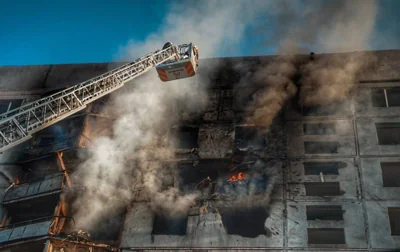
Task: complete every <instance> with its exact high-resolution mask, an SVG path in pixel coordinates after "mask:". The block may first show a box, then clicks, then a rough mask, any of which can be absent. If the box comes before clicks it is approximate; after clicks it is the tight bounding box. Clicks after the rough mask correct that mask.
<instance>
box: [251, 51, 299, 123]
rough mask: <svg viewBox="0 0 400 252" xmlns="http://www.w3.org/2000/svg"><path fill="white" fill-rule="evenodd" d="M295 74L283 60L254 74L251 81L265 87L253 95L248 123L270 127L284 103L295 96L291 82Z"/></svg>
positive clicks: (291, 66) (289, 63) (288, 63)
mask: <svg viewBox="0 0 400 252" xmlns="http://www.w3.org/2000/svg"><path fill="white" fill-rule="evenodd" d="M295 73H296V68H295V67H294V65H293V64H292V63H291V62H290V61H288V60H285V59H281V60H276V61H275V62H272V63H271V64H268V65H267V66H266V67H265V68H262V69H260V70H258V71H257V72H256V73H255V75H254V77H253V79H252V81H253V82H255V83H265V84H267V85H265V87H263V88H261V89H259V90H257V91H256V92H255V93H254V94H253V100H254V103H253V104H252V108H251V109H250V111H251V112H250V114H249V115H248V118H247V119H248V123H251V124H256V125H263V126H264V127H269V126H270V124H271V123H272V121H273V119H274V118H275V116H276V115H277V113H278V112H279V111H280V110H281V109H282V107H283V106H284V104H285V102H286V101H287V100H288V99H289V98H291V97H292V96H293V95H295V94H296V91H297V88H296V86H295V85H294V84H293V81H292V78H293V76H294V74H295Z"/></svg>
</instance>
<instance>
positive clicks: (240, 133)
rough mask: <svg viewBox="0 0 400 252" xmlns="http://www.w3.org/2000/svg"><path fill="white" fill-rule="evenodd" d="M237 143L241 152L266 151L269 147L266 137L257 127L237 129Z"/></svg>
mask: <svg viewBox="0 0 400 252" xmlns="http://www.w3.org/2000/svg"><path fill="white" fill-rule="evenodd" d="M235 143H236V148H238V149H240V150H247V149H265V148H266V147H267V139H266V137H265V136H264V135H263V134H261V131H260V129H258V128H256V127H236V128H235Z"/></svg>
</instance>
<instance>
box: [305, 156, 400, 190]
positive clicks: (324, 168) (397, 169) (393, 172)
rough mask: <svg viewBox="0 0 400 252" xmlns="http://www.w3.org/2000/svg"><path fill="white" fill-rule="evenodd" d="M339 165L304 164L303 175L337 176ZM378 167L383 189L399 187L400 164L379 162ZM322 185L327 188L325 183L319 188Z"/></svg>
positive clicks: (326, 163) (332, 163) (322, 163)
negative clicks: (379, 166) (380, 172)
mask: <svg viewBox="0 0 400 252" xmlns="http://www.w3.org/2000/svg"><path fill="white" fill-rule="evenodd" d="M341 164H342V163H341V162H304V163H303V166H304V175H306V176H308V175H320V174H323V175H339V168H340V166H341ZM380 165H381V170H382V180H383V187H400V162H381V163H380ZM324 185H325V186H328V185H326V183H321V186H324ZM337 186H338V185H337ZM306 188H307V187H306ZM321 192H322V191H321ZM310 196H311V195H310Z"/></svg>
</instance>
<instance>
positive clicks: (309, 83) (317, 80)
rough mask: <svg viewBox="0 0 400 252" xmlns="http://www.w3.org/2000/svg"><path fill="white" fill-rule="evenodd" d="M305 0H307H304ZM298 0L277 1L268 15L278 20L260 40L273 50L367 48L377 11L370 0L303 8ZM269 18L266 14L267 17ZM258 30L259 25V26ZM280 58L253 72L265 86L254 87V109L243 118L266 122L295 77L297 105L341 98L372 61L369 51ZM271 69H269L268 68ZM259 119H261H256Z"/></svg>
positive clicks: (287, 95) (286, 95) (291, 91)
mask: <svg viewBox="0 0 400 252" xmlns="http://www.w3.org/2000/svg"><path fill="white" fill-rule="evenodd" d="M309 3H310V2H309ZM303 4H304V2H301V1H295V2H293V1H279V3H278V4H276V5H275V6H274V7H273V8H272V9H270V12H269V13H270V15H271V16H272V17H273V18H274V20H276V21H277V22H276V23H274V25H273V26H272V27H271V30H272V31H271V32H270V33H269V34H270V35H273V36H271V37H269V38H268V39H265V44H266V45H267V46H271V45H273V44H278V47H277V53H278V54H280V55H283V54H286V55H293V54H298V53H309V52H310V51H309V49H312V50H314V51H315V52H317V53H330V52H334V53H338V52H352V51H365V50H368V49H370V41H371V40H370V39H371V36H372V34H373V29H374V25H375V22H376V15H377V3H376V1H374V0H366V1H364V0H355V1H345V0H343V1H313V2H312V4H308V5H307V6H304V5H303ZM270 19H271V17H270V18H269V20H270ZM258 31H259V32H262V31H260V28H259V29H258ZM293 58H294V56H293V57H285V60H284V62H282V57H278V60H277V61H275V62H273V63H270V64H268V65H267V66H266V67H265V68H263V69H260V70H258V72H257V74H260V72H261V75H264V76H265V77H264V85H265V88H263V89H261V90H259V91H257V98H256V105H258V106H257V108H256V110H255V112H254V113H252V114H250V115H249V117H248V121H253V122H255V123H261V124H263V125H269V124H270V123H271V122H272V119H273V118H274V116H275V115H276V114H277V113H278V112H279V111H280V110H281V108H282V106H283V104H284V103H285V101H286V100H288V99H289V98H291V97H292V96H293V95H295V93H296V88H295V86H294V85H293V83H292V81H293V79H294V77H295V76H300V78H299V80H297V81H298V83H296V84H300V90H299V102H300V104H301V105H306V106H307V105H316V104H329V103H332V102H336V101H340V100H343V99H345V98H346V97H347V96H348V95H349V93H350V91H351V90H352V88H353V86H354V83H355V81H356V78H357V75H358V74H359V73H360V72H361V71H362V70H363V69H364V67H366V66H368V64H370V63H372V62H373V61H374V56H373V55H372V54H371V53H350V54H339V55H327V56H324V55H317V56H315V60H307V61H306V62H304V61H301V60H298V61H297V62H295V61H294V60H293ZM271 68H272V69H273V71H271ZM260 119H262V120H260Z"/></svg>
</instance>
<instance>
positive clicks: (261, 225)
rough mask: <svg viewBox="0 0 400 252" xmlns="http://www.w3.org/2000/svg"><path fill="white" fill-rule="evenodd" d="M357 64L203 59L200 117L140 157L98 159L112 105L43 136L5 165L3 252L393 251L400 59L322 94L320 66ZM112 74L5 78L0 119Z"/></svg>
mask: <svg viewBox="0 0 400 252" xmlns="http://www.w3.org/2000/svg"><path fill="white" fill-rule="evenodd" d="M358 55H359V53H347V54H340V55H335V54H333V55H318V54H315V55H312V57H311V58H310V57H309V56H308V55H300V56H296V57H287V58H281V57H272V56H271V57H270V56H268V57H249V58H226V59H208V60H203V61H202V63H201V64H202V65H204V67H203V68H202V69H201V70H199V78H197V79H194V80H192V81H193V82H197V85H199V84H200V85H201V82H202V81H204V82H207V83H208V85H207V87H206V93H207V96H206V97H207V102H206V103H205V104H207V105H206V106H205V107H204V108H202V109H200V110H198V111H195V112H193V113H187V112H186V111H184V109H175V107H174V109H175V110H174V113H175V114H177V116H178V117H179V120H177V121H174V123H173V124H166V126H168V127H164V128H163V127H160V129H157V134H158V135H162V136H165V139H164V138H162V139H161V140H160V139H158V140H154V141H155V142H156V144H153V145H151V146H150V147H151V148H153V149H154V150H150V151H146V153H145V154H146V155H144V154H143V153H142V152H141V151H140V149H139V150H137V153H132V156H129V155H123V156H120V155H119V154H118V152H121V151H122V152H123V151H125V150H124V149H118V148H114V149H112V148H111V149H107V148H106V149H105V151H104V152H101V153H100V154H99V155H97V156H96V155H93V153H92V149H93V146H94V145H96V141H105V142H106V143H107V144H105V146H107V145H108V146H112V145H113V144H114V143H115V142H112V141H111V142H109V141H108V139H112V137H118V136H115V135H116V131H117V129H118V128H117V126H116V120H117V118H118V117H121V114H118V113H117V112H115V111H113V110H112V109H109V110H107V106H109V104H110V103H112V102H113V101H112V99H111V98H110V97H104V98H102V99H101V100H99V101H96V102H94V103H93V104H91V106H90V107H88V108H87V109H86V110H84V111H81V112H79V113H77V114H75V115H72V116H70V117H69V118H67V119H65V120H63V121H60V122H59V123H57V124H55V125H53V126H51V127H49V128H47V129H44V130H42V131H39V132H38V133H36V134H35V135H34V136H33V138H32V140H30V141H29V142H27V143H26V144H23V145H21V146H18V147H15V148H14V149H11V150H10V151H7V152H4V153H2V154H1V166H0V167H1V170H0V171H1V173H0V174H1V176H0V178H1V186H2V190H1V192H2V194H1V195H2V205H1V208H0V210H1V211H0V213H1V230H0V251H4V252H5V251H7V252H8V251H12V252H19V251H32V252H35V251H46V252H50V251H54V252H56V251H57V252H61V251H63V252H67V251H139V250H140V251H144V250H148V251H150V250H159V249H165V250H169V249H170V250H171V249H173V250H176V249H185V250H192V249H209V250H213V249H223V250H234V249H251V250H260V251H265V250H270V251H291V250H293V251H294V250H307V251H321V250H324V251H336V250H337V249H340V250H342V251H346V250H347V249H348V250H349V251H350V250H351V251H384V250H388V249H396V248H399V247H400V236H399V235H400V230H399V227H400V217H399V216H400V182H399V181H400V149H399V146H400V138H399V137H398V136H399V135H400V110H399V109H398V106H399V105H400V102H399V101H400V91H399V90H400V75H399V73H398V71H397V67H398V66H399V59H400V52H399V51H376V52H366V53H364V54H363V55H373V56H374V60H373V61H371V62H369V63H370V64H367V65H365V66H362V68H360V69H359V71H353V70H352V68H350V70H349V69H345V70H343V71H342V72H338V73H340V74H342V73H345V76H344V77H343V78H338V76H337V75H332V74H330V72H329V71H328V72H326V71H325V70H324V71H323V72H322V73H321V74H320V75H318V77H321V76H322V77H321V78H322V80H321V79H319V80H320V82H323V83H325V86H323V85H322V86H318V85H321V84H318V85H316V84H315V79H316V78H317V77H316V76H315V74H314V73H315V72H314V71H317V68H313V66H318V64H319V65H323V66H324V68H323V69H330V68H329V67H330V65H329V64H328V63H329V62H330V61H332V62H338V61H340V60H339V59H340V58H342V60H343V58H345V59H348V58H352V57H355V56H358ZM340 62H342V61H340ZM326 64H328V65H326ZM339 65H340V64H339ZM107 70H108V65H107V64H82V65H51V66H29V67H1V68H0V87H1V92H0V99H1V101H0V105H1V106H0V113H4V112H6V111H8V110H10V109H11V108H15V107H18V106H20V105H21V104H23V103H26V102H28V101H32V100H34V99H37V98H39V97H41V96H45V95H47V94H48V93H49V92H53V91H54V90H59V89H60V88H63V87H65V86H66V85H71V84H75V83H79V82H80V81H84V80H86V79H88V78H91V77H93V76H96V75H99V74H101V73H104V72H106V71H107ZM319 70H320V69H319ZM346 74H347V75H346ZM348 75H351V76H350V77H349V78H347V76H348ZM345 77H346V78H345ZM324 78H327V79H324ZM329 78H338V79H339V82H340V83H339V84H338V81H337V79H335V80H332V79H329ZM140 81H141V80H138V82H140ZM347 81H349V82H348V83H343V82H347ZM133 85H134V84H133ZM159 85H165V84H163V83H159ZM126 88H128V87H126ZM336 89H338V90H339V91H338V92H336V93H335V94H336V95H334V94H333V92H335V90H336ZM139 91H140V90H139ZM310 97H311V98H310ZM180 108H181V107H180ZM161 115H162V113H161ZM128 119H129V118H128ZM151 122H153V121H151ZM146 123H147V121H146ZM145 125H146V124H145ZM169 126H171V127H169ZM130 134H135V132H130ZM145 137H146V136H143V138H145ZM99 139H100V140H99ZM171 139H172V140H171ZM170 140H171V141H170ZM149 141H150V140H149ZM97 143H98V142H97ZM124 144H125V143H124ZM165 145H166V146H173V150H172V151H171V149H170V148H164V147H163V146H165ZM122 146H129V145H122ZM150 147H143V148H150ZM151 148H150V149H151ZM135 150H136V149H135ZM149 153H150V154H151V155H149ZM120 157H123V159H124V160H119V159H120ZM107 160H112V162H114V164H113V165H111V166H106V167H102V168H101V169H100V170H99V171H98V172H99V173H96V176H92V177H90V176H89V177H88V176H87V174H90V172H91V171H92V170H91V169H92V165H91V163H97V162H98V163H99V166H101V164H102V163H103V162H106V161H107ZM117 161H118V162H117ZM121 167H124V168H121ZM126 167H133V168H132V169H126ZM136 167H140V169H137V168H136ZM104 169H106V170H104ZM110 170H111V171H113V172H114V173H122V174H123V175H122V176H118V177H117V179H115V177H113V176H110V177H107V178H108V180H104V179H103V180H101V181H100V180H98V177H101V176H102V174H103V173H106V171H110ZM85 180H91V182H92V183H91V184H89V183H86V182H85ZM100 182H101V183H100ZM96 183H98V184H96ZM109 184H114V185H117V186H109ZM150 184H151V185H152V186H149V185H150ZM88 185H97V186H93V187H92V188H89V187H88ZM154 188H156V190H155V189H154ZM82 195H84V197H83V196H82ZM95 197H97V198H96V201H92V199H93V198H95ZM110 205H111V206H110ZM178 205H179V207H178ZM107 207H108V208H107ZM103 208H107V209H108V210H110V209H111V211H103ZM82 223H84V225H83V224H82Z"/></svg>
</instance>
